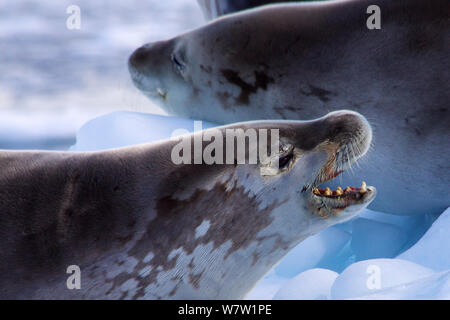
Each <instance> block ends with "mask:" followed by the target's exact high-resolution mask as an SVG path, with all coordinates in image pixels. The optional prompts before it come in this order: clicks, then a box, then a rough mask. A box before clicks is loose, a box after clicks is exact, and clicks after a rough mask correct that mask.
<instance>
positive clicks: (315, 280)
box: [273, 269, 339, 300]
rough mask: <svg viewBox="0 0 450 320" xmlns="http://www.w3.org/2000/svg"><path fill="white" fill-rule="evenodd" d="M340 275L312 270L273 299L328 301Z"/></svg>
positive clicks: (321, 270) (322, 270)
mask: <svg viewBox="0 0 450 320" xmlns="http://www.w3.org/2000/svg"><path fill="white" fill-rule="evenodd" d="M338 276H339V275H338V273H336V272H334V271H330V270H326V269H311V270H308V271H305V272H303V273H301V274H299V275H298V276H296V277H295V278H293V279H292V280H290V281H288V282H287V283H286V284H285V285H284V286H283V287H282V288H281V289H280V290H279V291H278V292H277V293H276V294H275V296H274V297H273V299H274V300H328V299H330V293H331V286H332V285H333V283H334V282H335V280H336V278H337V277H338Z"/></svg>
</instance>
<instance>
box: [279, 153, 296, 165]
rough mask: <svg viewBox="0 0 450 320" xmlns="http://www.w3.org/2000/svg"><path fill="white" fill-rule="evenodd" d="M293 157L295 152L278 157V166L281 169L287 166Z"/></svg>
mask: <svg viewBox="0 0 450 320" xmlns="http://www.w3.org/2000/svg"><path fill="white" fill-rule="evenodd" d="M293 158H294V154H293V153H288V154H286V155H284V156H282V157H280V159H278V168H280V169H284V168H286V167H287V166H288V165H289V163H290V162H291V160H292V159H293Z"/></svg>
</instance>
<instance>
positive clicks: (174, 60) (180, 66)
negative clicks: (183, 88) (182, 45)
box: [171, 54, 186, 73]
mask: <svg viewBox="0 0 450 320" xmlns="http://www.w3.org/2000/svg"><path fill="white" fill-rule="evenodd" d="M171 59H172V63H173V64H174V65H175V67H176V68H177V70H178V71H179V72H181V73H183V72H184V69H186V66H185V65H184V63H182V62H181V61H180V59H178V58H177V56H176V55H175V54H172V57H171Z"/></svg>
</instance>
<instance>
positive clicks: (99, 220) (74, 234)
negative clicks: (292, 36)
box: [0, 111, 376, 299]
mask: <svg viewBox="0 0 450 320" xmlns="http://www.w3.org/2000/svg"><path fill="white" fill-rule="evenodd" d="M228 130H236V131H239V130H242V131H243V132H245V133H246V134H247V133H248V132H249V131H248V130H257V131H258V132H266V134H267V135H268V137H269V136H270V139H271V140H272V136H273V135H274V134H275V133H272V130H275V132H278V136H279V143H280V144H279V148H276V149H274V152H273V153H272V152H271V155H270V156H269V157H268V158H267V159H268V161H264V162H262V161H258V162H256V163H255V164H249V163H247V164H245V163H244V164H239V162H238V161H239V158H238V155H239V154H240V153H239V152H237V153H236V155H234V151H233V157H232V158H231V157H230V159H231V160H232V161H231V163H232V164H217V163H218V162H217V163H216V164H214V163H213V164H207V163H206V160H205V159H206V158H205V159H204V160H202V161H200V162H199V163H200V164H197V165H194V164H175V163H174V162H173V161H171V160H173V159H174V158H173V154H174V150H178V149H176V148H177V147H178V146H180V143H186V142H188V143H191V142H192V141H193V144H194V145H195V143H196V141H197V139H198V138H200V139H201V140H200V141H203V142H202V143H201V144H200V146H201V150H203V151H205V152H206V150H208V148H209V147H210V144H208V143H206V142H205V141H206V139H204V138H205V137H207V136H214V137H218V136H220V135H222V136H225V133H228ZM264 130H265V131H264ZM277 130H278V131H277ZM371 137H372V131H371V127H370V125H369V124H368V122H367V121H366V120H365V118H364V117H362V116H361V115H359V114H357V113H354V112H351V111H340V112H334V113H331V114H329V115H327V116H326V117H323V118H320V119H317V120H314V121H307V122H303V121H283V120H278V121H260V122H244V123H238V124H233V125H228V126H224V127H219V128H218V129H214V128H213V129H208V130H205V131H202V132H198V133H194V134H189V135H185V136H182V137H180V138H174V139H171V140H165V141H161V142H155V143H151V144H144V145H136V146H132V147H127V148H121V149H113V150H109V151H101V152H83V153H76V152H75V153H70V152H40V151H1V152H0V186H1V188H0V240H1V241H0V256H1V258H2V259H1V260H0V298H2V299H5V298H8V299H24V298H26V299H28V298H32V299H42V298H46V299H122V298H123V299H169V298H170V299H218V298H221V299H238V298H243V297H244V296H245V294H246V293H247V292H248V291H249V290H250V289H251V288H252V287H253V286H254V284H255V283H256V282H257V281H258V280H259V279H260V278H261V277H263V276H264V275H265V274H266V273H267V272H268V271H269V270H270V269H271V268H272V267H273V266H274V264H276V263H277V262H278V261H279V260H280V259H281V258H282V257H283V256H284V255H285V254H286V253H287V252H288V251H289V250H290V249H292V248H293V247H294V246H296V245H297V244H298V243H299V242H301V241H302V240H304V239H305V238H307V237H309V236H311V235H313V234H316V233H318V232H319V231H321V230H322V229H324V228H326V227H327V226H330V225H334V224H336V223H339V222H342V221H346V220H348V219H350V218H352V217H354V216H355V215H356V214H358V212H359V211H360V210H361V209H363V208H364V207H366V206H367V205H368V204H369V203H370V202H371V201H372V200H373V199H374V197H375V194H376V190H375V188H373V187H368V186H366V185H365V183H362V185H361V187H360V188H354V187H348V188H346V189H342V188H338V189H337V190H335V191H332V190H331V189H329V188H321V187H320V186H319V185H320V184H322V183H324V182H325V181H328V180H331V179H333V178H334V177H336V176H337V175H338V174H339V173H340V172H341V171H342V170H345V169H346V168H348V167H349V166H350V165H351V164H353V163H354V162H355V161H356V160H357V159H358V158H360V157H362V156H363V155H364V154H365V153H366V151H367V149H368V148H369V145H370V142H371ZM249 139H250V138H249ZM215 141H216V140H215ZM227 141H228V140H227ZM262 141H263V140H262V139H261V138H259V139H258V141H257V144H256V145H250V143H248V150H246V152H247V156H248V155H250V153H249V152H250V151H251V150H253V149H254V147H260V146H261V144H262ZM219 150H220V148H217V149H216V150H215V152H216V153H215V155H216V156H217V155H218V154H219ZM233 150H234V149H233ZM177 153H178V155H180V154H181V153H180V152H178V151H177V152H175V154H177ZM189 154H190V152H186V153H184V151H183V157H184V156H188V155H189ZM211 154H212V152H211ZM194 156H195V152H194ZM228 156H229V154H224V155H223V157H224V158H227V159H228ZM247 156H246V157H247ZM235 157H236V158H235ZM197 160H198V159H197ZM226 163H229V162H228V161H227V162H226ZM71 265H76V266H79V267H80V269H81V282H80V283H81V289H80V290H69V289H68V288H67V286H66V281H67V278H68V276H69V275H67V274H66V269H67V268H68V266H71Z"/></svg>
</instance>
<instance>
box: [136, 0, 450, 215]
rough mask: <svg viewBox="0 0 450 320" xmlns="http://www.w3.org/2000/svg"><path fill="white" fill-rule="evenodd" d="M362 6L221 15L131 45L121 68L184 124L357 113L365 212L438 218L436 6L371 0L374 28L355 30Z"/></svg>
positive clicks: (445, 148)
mask: <svg viewBox="0 0 450 320" xmlns="http://www.w3.org/2000/svg"><path fill="white" fill-rule="evenodd" d="M371 4H372V2H370V1H366V0H361V1H355V0H348V1H325V2H315V3H300V4H282V5H268V6H264V7H261V8H257V9H252V10H246V11H243V12H240V13H236V14H231V15H227V16H224V17H221V18H219V19H216V20H214V21H213V22H211V23H209V24H207V25H206V26H203V27H201V28H199V29H196V30H193V31H191V32H187V33H185V34H183V35H180V36H178V37H176V38H174V39H170V40H167V41H161V42H158V43H153V44H148V45H145V46H143V47H141V48H139V49H138V50H136V51H135V53H133V55H132V56H131V57H130V61H129V69H130V72H131V76H132V78H133V81H134V83H135V85H136V86H137V87H138V88H139V89H140V90H141V91H142V92H143V93H144V94H146V95H147V96H149V97H150V98H151V99H153V100H154V101H155V102H156V103H158V104H160V105H161V106H162V107H163V108H165V110H167V111H168V112H169V113H171V114H177V115H180V116H184V117H190V118H194V119H204V120H210V121H214V122H222V123H230V122H234V121H243V120H250V119H314V118H316V117H319V116H322V115H323V114H324V113H326V112H328V111H333V110H338V109H342V108H347V109H352V110H355V111H358V112H360V113H361V114H363V115H364V116H366V117H367V118H368V119H369V120H370V121H371V123H372V124H373V126H374V132H375V133H374V144H373V149H372V156H371V157H370V160H368V161H367V162H363V163H361V167H362V170H364V173H365V175H366V176H367V177H368V179H369V180H370V181H371V182H373V183H374V184H375V185H377V186H378V191H379V197H377V199H376V200H375V201H374V203H373V204H372V206H371V208H373V209H375V210H378V211H384V212H388V213H393V214H407V215H412V214H421V213H424V212H435V213H440V212H442V211H443V210H444V209H445V208H447V207H448V206H449V204H450V194H449V193H448V192H447V191H446V190H447V188H448V183H449V181H450V170H449V169H450V168H449V163H450V162H449V159H450V151H449V150H450V142H449V139H448V137H449V134H450V128H449V126H448V123H449V121H450V115H449V109H448V104H449V100H450V99H449V93H450V88H449V83H450V79H449V74H450V73H449V69H450V68H449V67H450V66H449V64H450V62H449V59H448V56H449V55H450V50H449V41H448V39H449V38H450V25H449V5H448V1H445V0H442V1H441V0H436V1H428V2H427V1H421V0H402V1H385V0H383V1H379V2H378V3H377V5H378V6H379V7H380V9H381V19H382V20H381V21H382V22H381V29H380V30H369V29H368V28H367V24H366V22H367V21H366V20H367V19H368V17H369V15H368V14H367V13H366V11H367V8H368V7H369V5H371ZM358 172H359V171H358V170H356V173H358ZM354 180H355V178H354V177H353V176H351V175H349V176H344V177H343V183H344V184H354V183H355V181H354Z"/></svg>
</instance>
